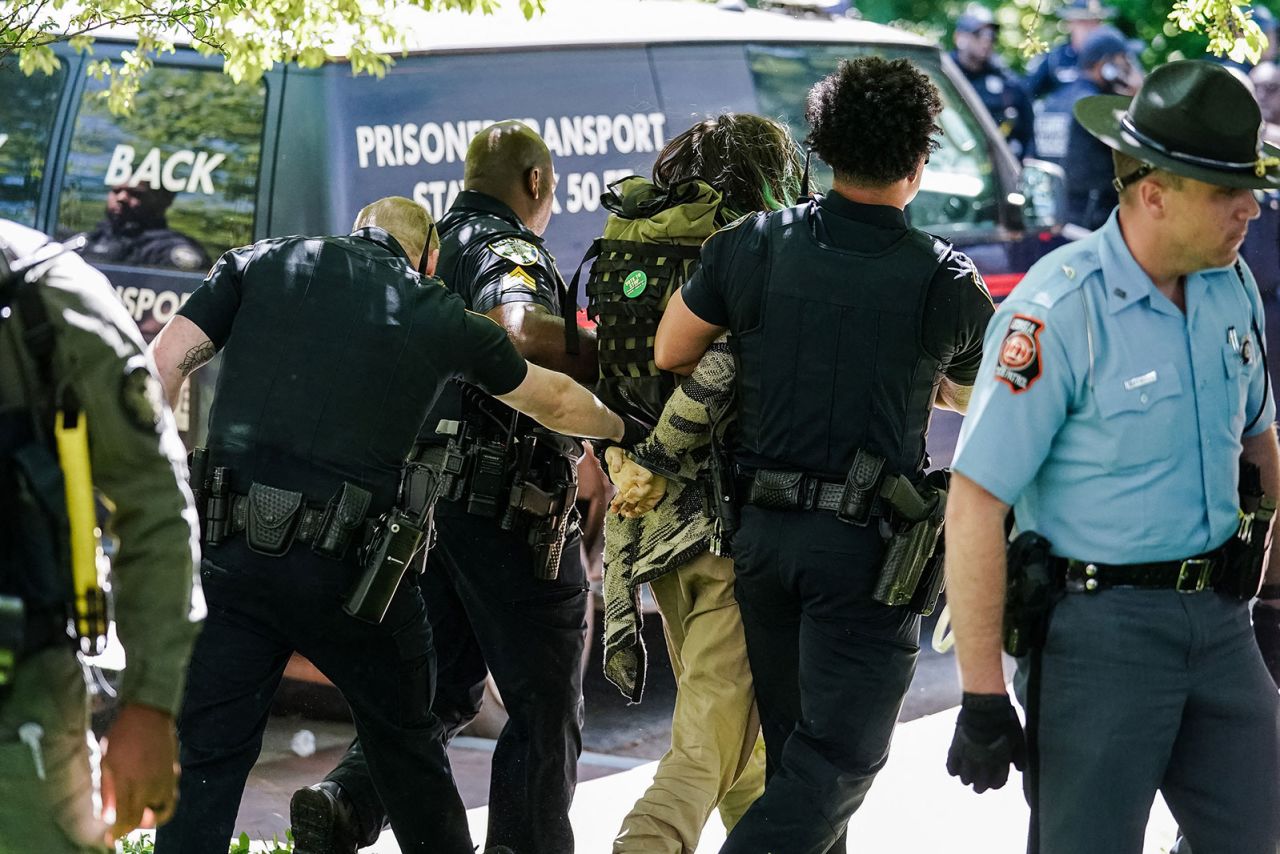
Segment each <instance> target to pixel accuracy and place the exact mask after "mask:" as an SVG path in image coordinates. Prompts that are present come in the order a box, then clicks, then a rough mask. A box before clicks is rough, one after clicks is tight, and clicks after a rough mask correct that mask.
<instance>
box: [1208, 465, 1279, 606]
mask: <svg viewBox="0 0 1280 854" xmlns="http://www.w3.org/2000/svg"><path fill="white" fill-rule="evenodd" d="M1239 497H1240V525H1239V527H1238V528H1236V533H1235V536H1233V537H1232V538H1231V539H1229V540H1227V543H1226V547H1225V551H1226V567H1225V571H1224V572H1223V574H1222V578H1221V580H1220V581H1219V582H1218V583H1217V584H1215V585H1214V588H1215V589H1216V590H1218V591H1219V592H1221V593H1226V594H1228V595H1230V596H1234V597H1236V598H1237V599H1242V600H1245V601H1247V600H1249V599H1252V598H1253V597H1254V596H1256V595H1257V593H1258V586H1259V585H1260V584H1261V583H1262V575H1263V573H1264V572H1265V570H1266V567H1265V562H1266V554H1267V534H1268V532H1269V531H1270V530H1271V520H1272V518H1273V517H1274V516H1275V514H1276V500H1275V499H1274V498H1272V497H1271V496H1269V495H1267V494H1265V493H1264V492H1263V491H1262V471H1261V469H1259V468H1258V467H1257V466H1256V465H1254V464H1253V463H1250V462H1246V461H1245V460H1241V461H1240V486H1239Z"/></svg>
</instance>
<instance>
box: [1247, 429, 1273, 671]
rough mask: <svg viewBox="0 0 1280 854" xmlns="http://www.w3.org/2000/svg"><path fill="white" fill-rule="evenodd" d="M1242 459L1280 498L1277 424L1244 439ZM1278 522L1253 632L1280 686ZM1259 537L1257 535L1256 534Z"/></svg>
mask: <svg viewBox="0 0 1280 854" xmlns="http://www.w3.org/2000/svg"><path fill="white" fill-rule="evenodd" d="M1241 456H1242V457H1243V458H1244V459H1245V460H1246V461H1248V462H1251V463H1253V464H1254V465H1256V466H1257V467H1258V468H1259V469H1261V470H1262V491H1263V492H1265V493H1266V494H1267V495H1272V496H1280V449H1278V448H1277V445H1276V430H1275V425H1274V424H1268V425H1267V427H1266V429H1264V430H1263V431H1262V432H1261V433H1257V434H1255V435H1253V436H1246V437H1245V438H1244V448H1243V450H1242V451H1241ZM1274 521H1275V520H1274V519H1273V520H1272V526H1271V530H1270V531H1268V532H1267V535H1268V536H1267V539H1268V542H1271V543H1272V548H1271V550H1270V552H1269V553H1268V556H1267V566H1266V572H1265V573H1264V574H1263V577H1262V584H1263V589H1262V592H1261V593H1260V594H1259V598H1258V601H1257V603H1256V604H1254V606H1253V633H1254V637H1255V638H1256V639H1257V642H1258V650H1259V651H1260V652H1261V653H1262V660H1263V661H1264V662H1265V663H1266V665H1267V671H1268V672H1269V673H1270V674H1271V679H1272V681H1274V682H1275V683H1276V685H1277V687H1280V595H1277V588H1278V587H1280V548H1275V546H1274V540H1272V539H1271V534H1272V532H1273V531H1274V530H1275V524H1274ZM1254 535H1255V536H1257V532H1255V533H1254Z"/></svg>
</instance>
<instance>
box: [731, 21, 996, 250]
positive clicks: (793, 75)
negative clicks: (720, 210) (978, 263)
mask: <svg viewBox="0 0 1280 854" xmlns="http://www.w3.org/2000/svg"><path fill="white" fill-rule="evenodd" d="M868 55H873V56H883V57H885V58H886V59H898V58H905V59H909V60H911V61H912V62H914V63H915V64H916V65H917V66H919V68H920V69H921V70H922V71H924V72H925V73H926V74H928V75H929V77H930V78H931V79H932V80H933V82H934V84H935V85H936V86H937V87H938V91H939V92H940V93H941V95H942V102H943V105H944V109H943V112H942V115H941V117H940V118H939V120H938V123H939V124H940V125H941V126H942V131H943V132H942V136H941V137H939V139H938V142H939V143H940V144H941V148H939V149H938V151H936V152H934V153H933V155H932V156H931V157H930V160H929V165H928V167H926V168H925V170H924V182H923V184H922V186H921V189H920V194H919V195H918V196H917V197H916V200H915V201H914V202H912V203H911V205H910V206H909V207H908V208H907V214H908V217H909V218H910V222H911V224H912V225H914V226H915V227H917V228H922V229H924V230H926V231H930V232H933V233H935V234H938V235H940V236H943V237H955V236H958V235H966V234H972V233H974V232H984V231H991V230H992V229H994V228H995V227H996V217H997V205H996V199H997V191H996V177H995V166H994V164H993V163H992V161H991V151H990V149H989V147H988V143H987V141H986V139H985V137H984V136H983V133H982V126H981V124H980V123H979V122H978V119H977V118H976V117H975V116H974V114H973V112H972V111H971V110H970V109H969V105H968V104H966V103H965V102H964V100H963V99H962V98H961V97H960V93H959V92H958V91H957V90H956V88H955V85H954V84H953V83H952V82H951V81H950V80H949V79H948V78H947V76H946V74H945V73H944V72H943V70H942V64H941V61H940V58H939V55H938V54H937V53H936V52H935V51H931V50H927V49H919V50H915V49H912V48H909V47H903V46H901V45H883V46H877V45H771V44H770V45H765V44H752V45H748V46H747V61H748V63H749V65H750V68H751V75H752V77H753V79H754V81H755V85H756V96H757V98H758V99H759V102H760V112H761V114H762V115H766V116H773V117H776V118H779V119H781V120H783V121H785V122H787V124H788V125H789V126H790V127H791V132H792V133H793V134H794V135H795V137H796V139H798V140H803V139H804V138H805V137H806V136H807V135H808V133H809V124H808V122H807V121H805V117H804V105H805V100H806V96H807V95H808V92H809V89H810V88H811V87H812V86H813V84H814V83H816V82H818V81H819V80H821V79H822V78H823V77H825V76H827V75H828V74H830V73H831V72H833V71H835V70H836V67H837V65H839V63H840V60H842V59H853V58H854V57H858V56H868ZM812 168H813V178H812V180H813V183H814V186H815V187H816V188H821V189H825V188H827V187H830V186H831V177H832V176H831V169H830V168H829V167H827V165H826V164H824V163H822V162H821V161H820V160H818V158H816V157H815V158H814V159H813V167H812Z"/></svg>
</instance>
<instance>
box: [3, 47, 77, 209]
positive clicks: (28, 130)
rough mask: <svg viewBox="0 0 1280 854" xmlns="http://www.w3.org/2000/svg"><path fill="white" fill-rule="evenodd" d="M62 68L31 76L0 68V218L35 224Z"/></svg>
mask: <svg viewBox="0 0 1280 854" xmlns="http://www.w3.org/2000/svg"><path fill="white" fill-rule="evenodd" d="M66 75H67V70H66V66H65V65H63V66H60V67H58V68H57V69H55V70H54V72H53V73H52V74H49V75H44V74H33V75H31V76H30V77H28V76H27V75H25V74H23V73H22V72H21V71H19V70H18V69H17V68H16V67H15V66H14V65H8V66H4V67H0V90H3V91H4V93H5V96H4V97H3V98H0V217H4V218H5V219H11V220H13V221H15V222H20V223H22V224H23V225H35V224H36V223H35V219H36V202H37V201H38V200H39V198H40V184H41V182H42V181H43V180H44V175H45V161H46V158H47V157H48V154H49V135H50V132H51V131H52V129H53V120H54V117H55V116H57V114H58V99H59V96H60V95H61V93H62V85H63V83H64V82H65V80H66Z"/></svg>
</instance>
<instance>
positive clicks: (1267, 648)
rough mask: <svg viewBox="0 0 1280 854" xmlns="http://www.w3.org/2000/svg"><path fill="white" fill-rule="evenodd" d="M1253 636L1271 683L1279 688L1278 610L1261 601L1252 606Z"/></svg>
mask: <svg viewBox="0 0 1280 854" xmlns="http://www.w3.org/2000/svg"><path fill="white" fill-rule="evenodd" d="M1270 601H1271V602H1274V601H1275V600H1270ZM1277 604H1280V603H1277ZM1253 636H1254V637H1255V638H1257V640H1258V649H1259V650H1260V651H1261V652H1262V660H1263V661H1264V662H1266V665H1267V672H1269V673H1270V674H1271V681H1272V682H1275V683H1276V687H1277V688H1280V608H1277V607H1274V606H1273V605H1271V604H1264V603H1263V602H1262V601H1258V602H1255V603H1254V604H1253Z"/></svg>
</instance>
